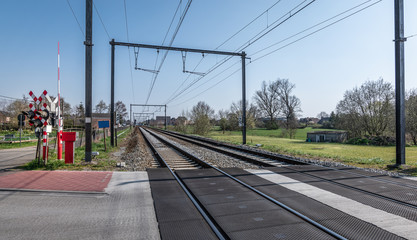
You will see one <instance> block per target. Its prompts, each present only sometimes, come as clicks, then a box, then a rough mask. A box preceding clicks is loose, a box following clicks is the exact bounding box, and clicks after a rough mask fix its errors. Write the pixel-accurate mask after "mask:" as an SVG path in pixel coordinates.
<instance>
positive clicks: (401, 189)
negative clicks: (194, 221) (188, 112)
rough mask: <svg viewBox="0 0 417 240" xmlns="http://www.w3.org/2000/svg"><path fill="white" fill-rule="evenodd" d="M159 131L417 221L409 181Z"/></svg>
mask: <svg viewBox="0 0 417 240" xmlns="http://www.w3.org/2000/svg"><path fill="white" fill-rule="evenodd" d="M159 133H160V134H165V135H166V136H169V137H171V138H178V139H180V140H181V141H186V142H188V143H190V144H196V145H198V146H200V147H205V148H207V149H210V150H213V151H217V152H221V153H223V154H226V155H228V156H233V157H237V158H238V159H241V160H244V161H249V162H251V163H253V164H256V165H260V166H263V167H266V168H267V169H271V170H272V171H274V172H276V173H278V174H282V175H285V176H290V177H291V178H294V179H296V180H300V181H304V182H307V183H308V184H310V185H312V186H316V187H318V188H321V189H324V190H327V191H330V192H334V193H336V194H339V195H340V196H344V197H346V198H349V199H352V200H354V201H357V202H360V203H363V204H366V205H369V206H372V207H374V208H376V209H380V210H383V211H385V212H388V213H392V214H395V215H399V216H401V217H404V218H405V219H409V220H411V221H417V184H416V182H414V181H412V180H404V179H397V178H392V177H389V176H386V175H382V174H378V173H372V172H365V171H361V170H358V169H354V168H348V167H339V168H335V167H333V168H332V167H326V166H318V165H308V164H307V163H305V162H301V161H299V160H297V159H290V158H288V157H286V156H283V157H282V159H283V161H282V162H280V160H282V159H281V156H279V155H277V154H271V153H265V152H262V151H259V150H251V149H248V148H245V147H239V146H233V145H229V144H222V143H219V142H216V141H213V140H207V139H204V138H200V137H194V136H184V135H182V134H178V133H173V132H168V131H159ZM248 159H249V160H248ZM276 166H278V168H277V167H276ZM269 167H274V168H269ZM231 172H232V173H233V171H231ZM232 175H233V174H232ZM235 176H239V174H235ZM306 179H308V180H306Z"/></svg>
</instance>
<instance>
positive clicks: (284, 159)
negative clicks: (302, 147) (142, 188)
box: [156, 129, 417, 190]
mask: <svg viewBox="0 0 417 240" xmlns="http://www.w3.org/2000/svg"><path fill="white" fill-rule="evenodd" d="M156 130H158V131H161V132H166V133H167V134H171V135H177V136H180V137H183V138H188V139H193V140H196V141H202V142H205V143H208V144H212V145H217V146H220V147H225V148H231V149H234V150H237V151H243V152H246V153H250V154H253V155H259V156H261V157H267V158H271V159H273V160H277V161H282V162H287V163H293V164H297V165H313V164H311V163H306V162H302V161H299V160H296V159H292V158H291V157H287V156H280V155H277V154H270V153H265V152H260V151H256V150H252V149H246V148H243V147H240V146H233V145H230V144H225V143H221V142H218V141H215V140H211V139H206V138H202V137H197V136H187V135H183V134H180V133H177V132H172V131H164V130H160V129H156ZM183 140H185V139H183ZM185 141H188V140H185ZM202 146H203V145H202ZM317 166H320V167H322V168H326V169H330V170H334V171H343V170H340V169H337V168H333V167H329V166H322V165H317ZM293 171H297V170H293ZM350 174H352V175H356V176H360V177H364V178H369V179H373V180H375V181H379V182H384V183H391V184H395V185H398V186H402V187H404V186H405V187H408V188H413V189H416V190H417V186H413V185H409V184H403V183H399V182H396V181H390V180H386V179H376V178H375V176H367V175H364V174H360V173H354V172H350Z"/></svg>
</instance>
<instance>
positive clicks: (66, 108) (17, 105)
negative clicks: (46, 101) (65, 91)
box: [0, 96, 128, 130]
mask: <svg viewBox="0 0 417 240" xmlns="http://www.w3.org/2000/svg"><path fill="white" fill-rule="evenodd" d="M51 97H52V98H54V96H51ZM30 102H31V100H29V98H28V97H26V96H23V98H22V99H16V100H13V101H11V102H8V103H6V102H3V103H2V104H1V106H0V109H1V110H2V114H4V115H6V116H7V117H9V118H10V122H7V123H6V122H5V121H4V123H3V124H2V125H1V128H2V129H5V130H6V129H7V130H8V129H18V128H19V126H18V122H17V116H18V115H19V114H20V113H22V111H28V110H29V103H30ZM61 111H62V117H63V119H64V126H67V127H78V126H79V127H83V124H84V119H85V108H84V104H83V103H82V102H80V103H79V104H76V105H75V106H71V104H70V103H69V102H67V101H66V100H65V98H64V97H61ZM94 112H95V113H109V112H110V106H109V105H107V104H106V103H105V102H104V101H103V100H100V102H99V103H98V104H97V105H96V106H95V108H94ZM115 112H116V122H118V123H120V124H123V123H126V121H127V120H126V117H127V115H128V113H127V109H126V105H125V104H124V103H123V102H122V101H117V102H116V103H115Z"/></svg>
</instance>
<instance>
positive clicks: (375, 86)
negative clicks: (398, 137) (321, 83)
mask: <svg viewBox="0 0 417 240" xmlns="http://www.w3.org/2000/svg"><path fill="white" fill-rule="evenodd" d="M393 100H394V91H393V89H392V85H391V84H390V83H384V80H383V79H382V78H380V79H378V80H376V81H367V82H365V83H364V84H362V85H361V86H360V87H359V88H358V87H355V88H354V89H352V90H350V91H346V92H345V94H344V96H343V100H341V101H340V102H339V103H338V104H337V107H336V110H337V113H338V115H339V116H340V117H344V118H348V119H349V121H355V122H357V124H355V126H351V127H355V128H360V131H361V132H363V133H365V134H369V135H370V136H382V135H383V134H385V133H386V131H387V130H388V129H389V124H390V123H391V122H392V120H393V113H394V105H393ZM342 121H343V120H342ZM344 122H346V121H344ZM345 129H346V128H345ZM346 130H348V131H350V132H354V131H356V132H357V131H358V129H352V128H347V129H346Z"/></svg>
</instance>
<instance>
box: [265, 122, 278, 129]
mask: <svg viewBox="0 0 417 240" xmlns="http://www.w3.org/2000/svg"><path fill="white" fill-rule="evenodd" d="M265 128H266V129H268V130H276V129H278V128H279V126H278V124H277V123H276V122H275V121H268V122H266V123H265Z"/></svg>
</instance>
